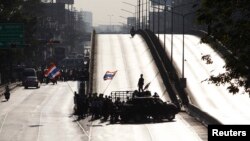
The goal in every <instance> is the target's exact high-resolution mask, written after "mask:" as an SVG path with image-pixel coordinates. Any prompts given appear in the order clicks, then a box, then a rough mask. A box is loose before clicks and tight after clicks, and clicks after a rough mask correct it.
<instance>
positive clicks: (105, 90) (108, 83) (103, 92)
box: [103, 79, 113, 94]
mask: <svg viewBox="0 0 250 141" xmlns="http://www.w3.org/2000/svg"><path fill="white" fill-rule="evenodd" d="M112 81H113V79H111V81H109V83H108V85H107V86H106V88H105V89H104V91H103V94H104V92H105V91H106V90H107V89H108V87H109V85H110V83H111V82H112Z"/></svg>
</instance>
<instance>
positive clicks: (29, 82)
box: [24, 76, 40, 89]
mask: <svg viewBox="0 0 250 141" xmlns="http://www.w3.org/2000/svg"><path fill="white" fill-rule="evenodd" d="M29 87H36V88H40V82H39V80H38V78H37V77H36V76H28V77H26V79H25V80H24V88H25V89H27V88H29Z"/></svg>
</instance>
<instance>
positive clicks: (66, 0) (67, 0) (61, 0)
mask: <svg viewBox="0 0 250 141" xmlns="http://www.w3.org/2000/svg"><path fill="white" fill-rule="evenodd" d="M56 3H65V4H74V0H56Z"/></svg>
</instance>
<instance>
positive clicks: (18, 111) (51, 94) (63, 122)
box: [0, 35, 207, 141]
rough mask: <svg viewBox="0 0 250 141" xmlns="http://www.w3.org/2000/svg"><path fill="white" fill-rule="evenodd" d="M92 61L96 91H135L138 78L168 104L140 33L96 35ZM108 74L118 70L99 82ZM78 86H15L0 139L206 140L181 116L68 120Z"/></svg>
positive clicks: (201, 129)
mask: <svg viewBox="0 0 250 141" xmlns="http://www.w3.org/2000/svg"><path fill="white" fill-rule="evenodd" d="M95 56H96V61H95V62H94V68H95V71H94V82H95V83H94V86H95V87H94V92H97V93H104V94H105V95H109V94H110V92H111V91H113V90H135V89H137V80H138V79H139V76H140V74H141V73H142V74H144V78H145V82H146V83H148V82H151V83H150V86H149V90H150V91H152V92H157V93H158V94H159V95H160V97H161V98H162V99H163V100H164V101H170V99H169V97H168V94H167V92H166V90H165V87H164V85H163V82H162V79H161V77H160V75H159V73H158V69H157V67H156V66H155V63H154V60H153V59H152V56H151V54H150V52H149V50H148V48H147V46H146V44H145V41H144V40H143V39H142V38H141V37H140V36H138V35H136V36H135V37H134V38H130V35H98V36H97V50H96V52H95ZM107 70H117V71H118V72H117V74H116V75H115V77H114V78H113V80H107V81H104V80H103V75H104V73H105V72H106V71H107ZM77 86H78V83H77V82H73V81H69V82H58V84H57V85H52V84H48V85H45V84H42V86H41V87H40V88H39V89H24V88H23V87H17V88H16V89H14V91H11V98H10V100H9V101H8V102H6V101H4V99H3V97H1V100H2V102H1V103H0V139H1V141H57V140H60V141H72V140H74V141H78V140H79V141H80V140H81V141H103V140H104V141H106V140H107V141H117V140H119V141H123V140H124V141H125V140H126V141H138V140H139V141H140V140H142V141H161V140H174V141H184V140H185V141H186V140H191V141H207V128H206V127H205V126H204V125H203V124H201V123H199V122H198V121H197V120H196V119H195V118H193V117H191V116H189V115H188V114H186V113H185V112H180V113H178V114H177V115H176V117H175V119H174V120H173V121H171V122H169V121H161V122H150V123H128V124H121V123H116V124H110V122H109V121H107V122H102V121H101V120H100V119H97V120H93V121H92V120H90V118H91V117H87V118H85V119H82V120H80V121H76V120H75V119H76V117H74V116H72V111H73V92H74V91H77Z"/></svg>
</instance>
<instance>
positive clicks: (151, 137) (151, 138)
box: [144, 125, 153, 141]
mask: <svg viewBox="0 0 250 141" xmlns="http://www.w3.org/2000/svg"><path fill="white" fill-rule="evenodd" d="M144 126H145V127H146V129H147V131H148V134H149V136H150V140H151V141H153V136H152V134H151V132H150V131H149V128H148V127H147V125H144Z"/></svg>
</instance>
